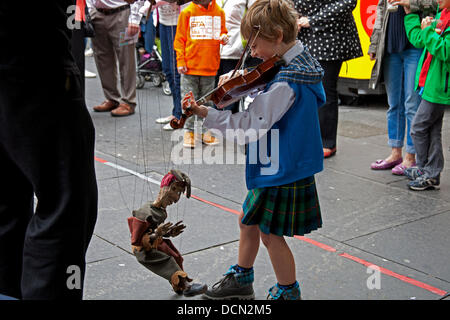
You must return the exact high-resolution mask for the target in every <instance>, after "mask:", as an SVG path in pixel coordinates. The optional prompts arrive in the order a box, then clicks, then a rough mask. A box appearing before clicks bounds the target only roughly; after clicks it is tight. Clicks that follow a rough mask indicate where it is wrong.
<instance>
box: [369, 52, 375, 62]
mask: <svg viewBox="0 0 450 320" xmlns="http://www.w3.org/2000/svg"><path fill="white" fill-rule="evenodd" d="M375 57H376V53H373V52H372V53H369V58H370V60H375Z"/></svg>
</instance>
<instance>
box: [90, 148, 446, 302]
mask: <svg viewBox="0 0 450 320" xmlns="http://www.w3.org/2000/svg"><path fill="white" fill-rule="evenodd" d="M94 159H95V161H98V162H101V163H103V164H109V163H110V162H108V161H106V160H103V159H101V158H98V157H94ZM114 167H115V168H117V169H119V170H122V167H121V166H119V165H114ZM123 169H124V170H123V171H126V172H129V173H132V174H133V172H134V171H131V170H129V169H126V168H123ZM134 175H136V176H138V177H141V176H142V175H141V174H139V173H137V172H136V173H135V174H134ZM191 197H192V198H193V199H195V200H198V201H201V202H204V203H206V204H209V205H211V206H214V207H216V208H219V209H221V210H224V211H227V212H231V213H234V214H236V215H239V214H240V212H239V211H237V210H234V209H231V208H228V207H225V206H222V205H220V204H217V203H214V202H211V201H208V200H205V199H203V198H200V197H198V196H195V195H192V194H191ZM294 237H295V238H297V239H299V240H301V241H304V242H307V243H309V244H312V245H314V246H316V247H318V248H321V249H323V250H326V251H329V252H336V251H337V250H336V249H335V248H333V247H330V246H328V245H326V244H323V243H321V242H318V241H315V240H312V239H309V238H306V237H304V236H294ZM338 255H339V256H340V257H343V258H346V259H349V260H352V261H354V262H357V263H359V264H361V265H363V266H366V267H376V268H377V269H378V270H379V271H380V272H381V273H383V274H385V275H388V276H390V277H393V278H396V279H399V280H401V281H403V282H406V283H409V284H412V285H414V286H416V287H419V288H422V289H425V290H428V291H430V292H432V293H434V294H437V295H439V296H445V295H446V294H447V292H446V291H444V290H441V289H438V288H435V287H433V286H430V285H428V284H426V283H423V282H420V281H418V280H414V279H412V278H409V277H406V276H403V275H401V274H398V273H395V272H393V271H391V270H388V269H385V268H382V267H380V266H377V265H375V264H373V263H370V262H368V261H366V260H363V259H360V258H358V257H355V256H352V255H350V254H348V253H345V252H344V253H340V254H338Z"/></svg>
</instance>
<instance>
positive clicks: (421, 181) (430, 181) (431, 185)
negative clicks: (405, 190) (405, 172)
mask: <svg viewBox="0 0 450 320" xmlns="http://www.w3.org/2000/svg"><path fill="white" fill-rule="evenodd" d="M439 180H440V179H439V177H438V178H429V177H427V175H421V176H419V177H418V178H417V179H415V180H413V181H410V182H408V187H409V188H410V189H411V190H415V191H423V190H427V189H430V190H439V189H440V186H439V184H440V181H439Z"/></svg>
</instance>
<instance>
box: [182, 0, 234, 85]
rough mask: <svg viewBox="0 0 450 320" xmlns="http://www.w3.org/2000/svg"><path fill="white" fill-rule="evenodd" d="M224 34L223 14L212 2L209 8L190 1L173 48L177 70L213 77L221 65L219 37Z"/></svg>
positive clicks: (214, 2)
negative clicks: (185, 68)
mask: <svg viewBox="0 0 450 320" xmlns="http://www.w3.org/2000/svg"><path fill="white" fill-rule="evenodd" d="M223 34H227V29H226V27H225V12H224V11H223V10H222V9H221V8H220V7H219V6H218V5H217V4H216V1H215V0H212V1H211V2H210V3H209V5H208V8H207V9H206V8H205V7H203V6H200V5H198V4H195V3H194V2H191V3H190V4H189V6H187V7H186V8H185V9H183V10H182V11H181V12H180V15H179V17H178V25H177V33H176V35H175V41H174V49H175V51H176V53H177V67H182V66H186V67H187V72H186V74H189V75H198V76H215V75H216V73H217V70H218V69H219V66H220V40H219V39H220V36H221V35H223Z"/></svg>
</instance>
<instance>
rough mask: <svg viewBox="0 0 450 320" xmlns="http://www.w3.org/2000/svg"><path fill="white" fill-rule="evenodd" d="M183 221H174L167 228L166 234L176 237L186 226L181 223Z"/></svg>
mask: <svg viewBox="0 0 450 320" xmlns="http://www.w3.org/2000/svg"><path fill="white" fill-rule="evenodd" d="M182 222H183V221H178V222H177V223H175V224H174V225H173V226H172V227H171V228H170V230H169V232H168V235H169V236H171V237H176V236H178V235H179V234H180V233H182V232H183V230H184V229H185V228H186V226H185V225H184V224H181V223H182Z"/></svg>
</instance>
